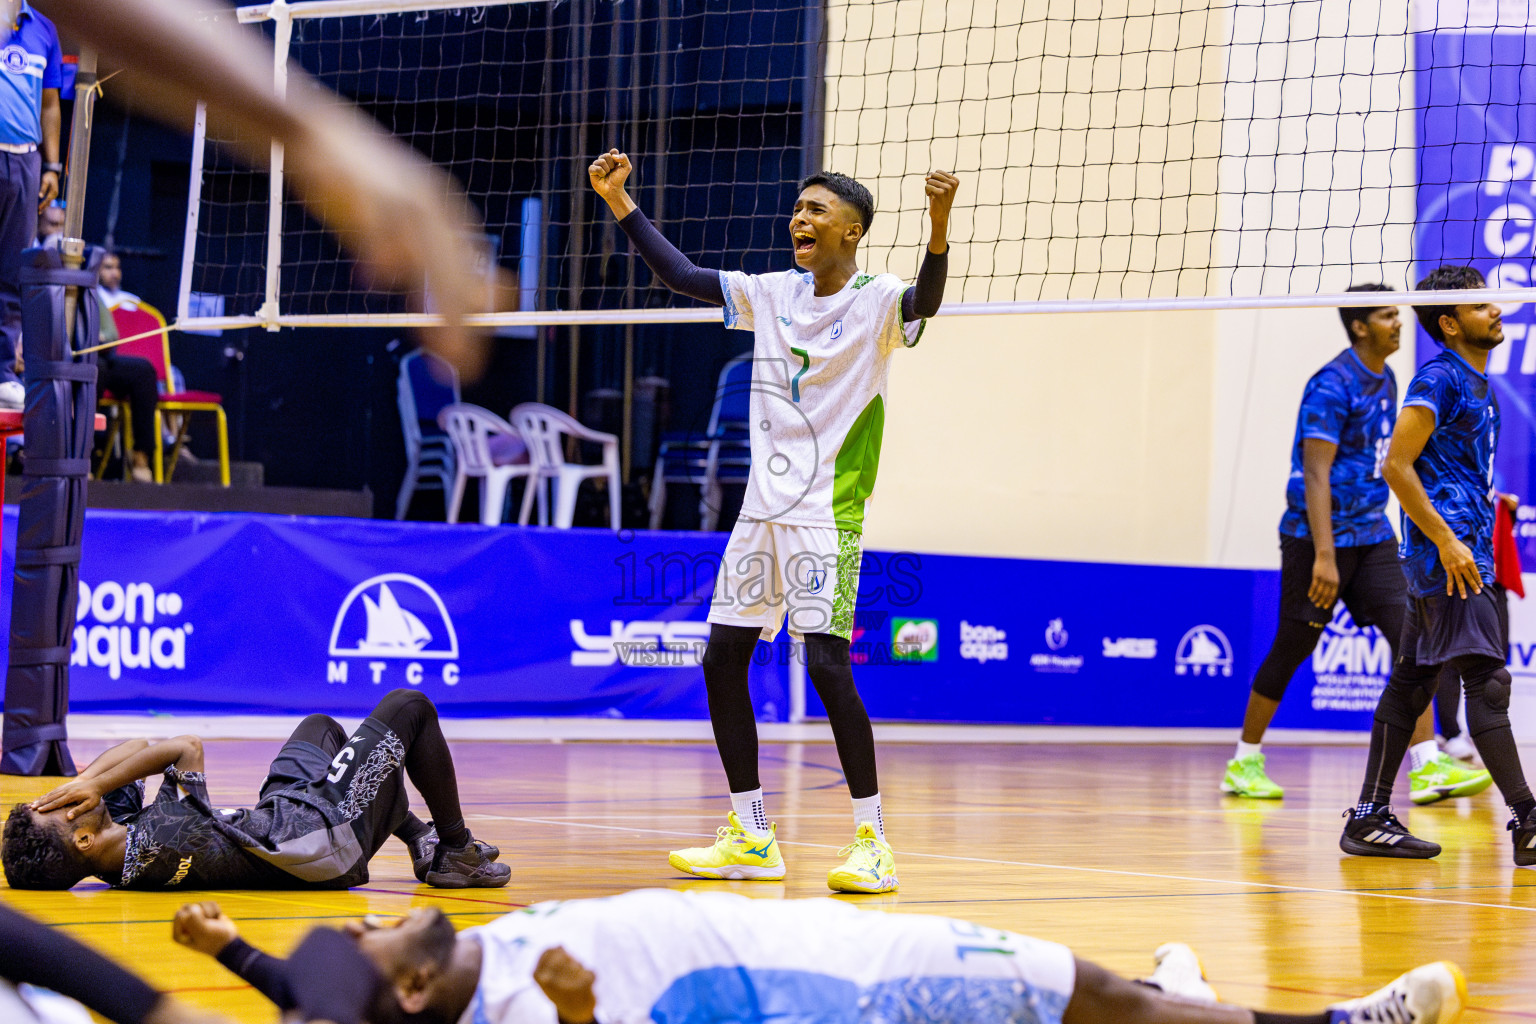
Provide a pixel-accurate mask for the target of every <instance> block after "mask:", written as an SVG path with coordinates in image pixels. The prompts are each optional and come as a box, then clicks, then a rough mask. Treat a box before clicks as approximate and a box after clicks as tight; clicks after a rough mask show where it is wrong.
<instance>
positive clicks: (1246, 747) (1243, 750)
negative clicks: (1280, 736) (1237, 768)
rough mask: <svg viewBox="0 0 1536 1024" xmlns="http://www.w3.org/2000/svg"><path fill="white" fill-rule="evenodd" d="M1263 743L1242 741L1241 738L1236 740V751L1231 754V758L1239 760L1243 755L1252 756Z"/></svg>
mask: <svg viewBox="0 0 1536 1024" xmlns="http://www.w3.org/2000/svg"><path fill="white" fill-rule="evenodd" d="M1263 745H1264V744H1263V743H1244V742H1243V741H1242V740H1238V741H1237V753H1235V754H1233V755H1232V759H1233V760H1234V761H1241V760H1242V759H1243V758H1245V757H1252V756H1253V755H1254V754H1257V753H1258V752H1259V748H1261V747H1262V746H1263Z"/></svg>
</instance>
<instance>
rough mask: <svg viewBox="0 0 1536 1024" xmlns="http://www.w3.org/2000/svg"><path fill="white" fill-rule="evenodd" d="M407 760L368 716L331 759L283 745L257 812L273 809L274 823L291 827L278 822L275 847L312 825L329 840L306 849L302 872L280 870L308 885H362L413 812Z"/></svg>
mask: <svg viewBox="0 0 1536 1024" xmlns="http://www.w3.org/2000/svg"><path fill="white" fill-rule="evenodd" d="M404 757H405V747H404V745H403V744H402V743H401V742H400V739H399V737H397V736H396V735H395V734H394V733H393V732H391V731H390V730H389V729H388V728H386V727H385V726H384V724H383V723H381V722H379V721H377V720H375V719H372V718H365V719H363V721H362V723H361V724H360V725H358V727H357V729H356V731H354V732H353V733H352V735H351V736H350V737H348V739H347V741H346V743H344V744H343V745H342V747H341V750H340V751H339V752H337V754H336V755H335V756H334V757H333V756H331V755H330V754H328V753H326V752H325V751H324V750H322V749H321V748H319V747H317V746H315V745H314V744H313V743H307V742H305V741H304V740H289V741H288V742H287V743H284V744H283V746H282V749H281V750H279V751H278V752H277V757H275V758H273V760H272V764H271V766H270V767H269V768H268V769H267V777H266V779H265V781H263V782H262V784H261V798H260V800H259V801H258V803H257V807H258V808H262V807H266V808H268V809H269V810H272V811H274V812H276V813H275V816H274V818H273V821H274V824H277V823H279V822H282V823H286V824H288V826H289V827H287V828H282V826H281V825H279V828H280V831H281V834H280V836H276V837H272V838H275V839H279V844H278V845H279V846H284V845H286V844H287V843H289V842H293V841H296V840H299V839H300V835H301V834H302V833H304V832H305V831H311V830H314V829H315V828H316V826H318V827H319V828H320V829H323V830H324V831H325V832H326V833H327V834H328V836H329V839H328V841H324V842H321V841H318V840H316V839H310V840H309V842H308V843H307V844H305V846H306V849H307V850H308V861H309V862H308V863H306V864H305V865H304V868H303V869H302V871H299V870H295V868H294V867H292V866H290V865H288V864H286V863H280V865H279V866H282V867H283V868H284V870H287V871H289V872H290V873H293V874H296V875H298V876H299V877H301V878H304V879H305V880H306V881H310V882H318V881H322V880H325V881H332V882H334V883H336V884H344V885H360V884H362V882H364V881H366V880H367V878H368V860H369V858H371V857H372V856H373V855H374V854H375V853H378V852H379V848H380V847H382V846H383V845H384V842H385V840H387V839H388V838H389V837H390V835H391V834H393V833H394V831H395V830H396V829H398V828H399V827H400V826H401V825H402V824H404V823H405V818H406V814H407V813H408V812H409V810H410V798H409V797H408V796H407V794H406V791H405V778H404V775H405V770H404V767H403V762H404ZM283 804H286V805H289V806H290V807H292V806H294V805H298V806H299V807H302V808H304V809H306V810H308V811H310V812H311V814H314V813H315V812H318V816H316V817H310V815H308V814H302V813H301V814H297V815H294V814H287V815H285V814H284V813H283V811H282V809H281V808H280V807H279V806H277V805H283ZM321 818H323V821H322V820H321ZM306 819H308V829H306V827H305V824H306ZM269 859H273V858H269ZM274 862H276V860H275V859H274Z"/></svg>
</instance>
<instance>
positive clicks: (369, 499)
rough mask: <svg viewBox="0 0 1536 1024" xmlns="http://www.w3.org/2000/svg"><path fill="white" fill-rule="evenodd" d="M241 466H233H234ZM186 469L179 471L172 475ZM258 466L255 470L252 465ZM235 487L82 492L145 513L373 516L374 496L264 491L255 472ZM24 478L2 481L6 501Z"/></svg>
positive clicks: (103, 483)
mask: <svg viewBox="0 0 1536 1024" xmlns="http://www.w3.org/2000/svg"><path fill="white" fill-rule="evenodd" d="M239 465H242V464H241V463H235V466H239ZM187 468H190V467H178V468H177V471H176V473H177V476H181V475H182V473H183V471H184V470H185V469H187ZM257 468H258V469H259V468H260V467H259V466H258V467H257ZM233 470H234V467H233V466H232V467H231V475H232V476H233V478H234V480H235V481H236V482H235V484H234V486H231V487H220V486H219V485H218V484H217V482H214V483H182V482H179V481H178V482H176V483H169V484H141V483H131V482H123V481H120V480H92V481H91V482H90V484H89V486H88V487H87V488H86V494H85V503H86V507H87V508H113V509H144V510H150V511H157V512H172V511H178V512H265V513H268V514H270V515H288V516H348V517H352V518H356V519H369V518H372V516H373V492H372V491H371V490H368V489H367V488H364V489H363V490H360V491H335V490H327V489H322V488H318V487H264V486H262V485H261V483H260V475H259V474H256V479H257V482H256V483H255V484H254V485H251V484H243V483H241V482H240V480H241V474H236V473H234V472H233ZM22 483H23V480H22V478H21V477H20V476H14V475H13V476H9V477H7V478H6V482H5V501H6V503H7V504H11V505H14V504H16V499H17V498H18V497H20V495H21V488H22Z"/></svg>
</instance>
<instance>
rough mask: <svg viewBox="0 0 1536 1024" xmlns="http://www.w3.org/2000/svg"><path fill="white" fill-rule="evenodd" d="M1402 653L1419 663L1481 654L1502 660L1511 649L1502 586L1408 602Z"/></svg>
mask: <svg viewBox="0 0 1536 1024" xmlns="http://www.w3.org/2000/svg"><path fill="white" fill-rule="evenodd" d="M1400 650H1401V651H1402V653H1403V655H1404V656H1406V657H1411V658H1412V659H1413V660H1414V661H1415V662H1417V663H1418V664H1420V665H1444V664H1445V663H1446V662H1448V661H1451V660H1453V659H1455V658H1462V657H1466V656H1468V655H1480V656H1483V657H1488V658H1497V659H1498V660H1499V661H1500V662H1501V663H1502V662H1503V661H1504V660H1505V659H1506V658H1507V657H1508V650H1509V600H1508V598H1507V597H1506V596H1505V594H1504V588H1503V587H1500V586H1497V585H1495V586H1489V587H1484V588H1483V592H1482V593H1480V594H1468V595H1467V596H1466V597H1465V598H1462V597H1456V596H1454V595H1450V594H1430V595H1428V596H1427V597H1415V598H1412V599H1411V600H1410V601H1409V602H1408V615H1407V618H1406V619H1405V621H1404V622H1403V642H1402V646H1401V648H1400Z"/></svg>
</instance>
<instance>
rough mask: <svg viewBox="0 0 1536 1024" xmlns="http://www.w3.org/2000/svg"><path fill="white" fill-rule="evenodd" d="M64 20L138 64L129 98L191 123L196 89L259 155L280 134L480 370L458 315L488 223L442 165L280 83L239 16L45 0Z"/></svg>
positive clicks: (380, 268)
mask: <svg viewBox="0 0 1536 1024" xmlns="http://www.w3.org/2000/svg"><path fill="white" fill-rule="evenodd" d="M37 6H38V7H39V8H40V9H42V10H43V11H44V12H45V13H46V14H47V15H48V16H49V17H51V18H52V19H53V20H54V21H55V22H56V23H57V24H58V26H59V27H60V28H62V29H64V30H66V31H67V32H68V33H70V34H72V35H74V36H76V37H77V38H79V39H82V40H85V41H86V42H88V43H89V44H90V45H91V46H92V47H94V48H95V49H96V51H97V52H98V53H100V54H102V55H103V56H106V57H108V58H110V59H112V60H113V61H114V62H116V63H118V64H120V65H121V66H123V67H124V68H125V69H127V70H128V71H130V72H131V73H132V86H131V91H132V93H133V95H134V98H135V102H136V103H137V102H139V101H143V103H144V104H145V105H146V106H148V108H149V109H150V110H151V111H152V112H153V113H154V114H155V115H156V116H158V117H161V118H164V119H166V120H167V121H169V122H170V123H172V124H180V125H186V124H188V123H189V121H190V119H191V114H192V110H193V108H194V106H195V104H196V102H197V101H198V100H203V101H205V102H207V104H208V108H209V112H210V115H213V116H217V117H219V118H221V119H222V120H223V121H224V122H225V123H227V124H228V125H229V126H230V127H232V128H234V129H235V130H236V133H237V134H238V137H239V138H240V139H241V140H242V143H241V144H240V148H241V149H242V151H243V153H244V155H245V156H246V158H247V159H249V160H251V161H252V162H253V163H256V164H258V165H259V164H262V163H265V162H266V160H267V156H268V143H269V140H273V139H275V140H277V141H279V142H281V143H283V146H284V168H285V174H286V176H287V179H288V180H289V181H290V182H291V183H292V185H293V189H294V192H295V193H297V194H298V195H299V196H300V197H301V198H302V199H303V200H304V204H305V206H306V207H307V208H308V209H309V211H310V213H311V214H312V215H314V216H315V218H316V219H318V220H320V221H321V222H322V223H324V224H325V225H326V226H327V227H328V228H330V229H331V230H332V231H333V232H335V233H336V235H337V236H338V237H339V238H340V239H341V240H342V242H343V243H344V244H345V245H346V246H347V247H348V248H349V249H350V250H351V251H352V252H353V253H354V254H356V255H357V256H358V257H359V258H360V259H361V261H362V263H363V265H364V267H365V268H366V269H367V271H368V272H369V273H370V275H371V278H372V281H373V282H374V283H375V284H376V285H378V286H380V287H385V288H391V289H397V290H401V291H408V292H410V293H411V294H412V295H413V296H414V297H415V299H416V301H417V303H418V305H419V306H420V305H421V304H422V302H423V301H424V300H425V298H426V294H427V291H428V273H429V271H430V275H431V276H430V292H431V295H430V302H429V303H428V304H427V305H426V306H425V307H424V308H430V309H431V310H432V311H434V312H436V313H438V314H440V315H441V316H442V317H443V320H444V323H443V325H442V326H441V327H435V328H429V329H427V330H425V331H424V332H423V341H424V343H425V344H426V345H427V346H428V347H429V348H431V349H432V350H433V351H434V352H436V353H437V354H438V355H440V356H442V357H443V358H445V359H447V360H448V361H449V362H450V363H452V364H453V365H454V366H455V367H456V368H457V369H458V371H459V373H460V374H461V375H464V376H466V377H469V378H474V377H475V376H477V375H478V374H479V371H480V369H481V367H482V365H483V361H484V357H485V352H484V344H483V339H482V337H481V332H478V331H475V330H473V329H471V328H468V327H466V326H465V324H464V319H463V318H464V317H465V315H467V314H472V313H478V312H483V311H486V300H487V287H486V280H485V277H484V275H483V273H482V272H480V271H479V270H477V269H476V267H475V261H476V257H477V252H476V240H478V239H479V237H480V231H479V229H478V227H477V226H476V223H475V222H476V220H477V218H476V217H475V215H474V213H473V211H472V210H471V208H470V205H469V203H468V201H467V200H466V199H465V198H464V196H463V195H462V194H461V193H460V191H459V189H458V187H457V185H455V184H454V182H453V181H452V179H450V178H449V177H448V175H447V174H445V173H443V172H442V171H440V170H438V169H437V168H435V167H433V166H432V165H431V164H430V163H429V162H428V161H427V160H426V158H424V157H423V156H421V155H420V154H419V153H417V152H416V151H415V150H413V149H411V148H410V147H409V146H407V145H405V144H404V143H401V142H399V141H398V140H396V139H394V138H391V137H390V136H389V135H387V134H386V133H385V132H384V131H383V130H382V129H380V128H379V126H378V125H377V124H375V123H373V122H372V121H371V120H370V119H368V118H367V117H365V116H364V115H362V114H361V113H359V112H358V111H356V110H354V109H352V108H351V107H349V106H348V105H347V104H346V103H345V102H343V101H341V100H340V99H338V98H337V97H336V96H335V95H334V94H332V93H330V92H328V91H327V90H326V89H324V88H323V87H322V86H320V85H319V84H317V83H316V82H315V81H314V80H313V79H311V78H309V77H308V76H306V75H304V74H303V73H302V72H300V71H298V70H297V69H294V70H292V71H290V73H289V76H288V83H287V95H286V97H284V98H282V99H279V98H278V96H277V94H276V92H275V90H274V86H273V81H272V77H273V76H272V48H271V46H270V44H268V43H267V42H266V41H265V40H264V39H263V38H262V37H261V36H260V35H259V34H258V33H256V32H255V31H252V30H249V29H246V28H243V27H242V26H240V25H238V24H236V23H235V21H234V13H233V11H230V12H228V14H227V15H223V14H222V12H221V16H220V17H219V18H217V19H212V18H208V17H207V16H206V15H207V12H206V11H204V10H200V9H199V8H198V7H197V6H196V4H195V2H194V0H112V2H111V3H90V2H86V0H38V3H37Z"/></svg>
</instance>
